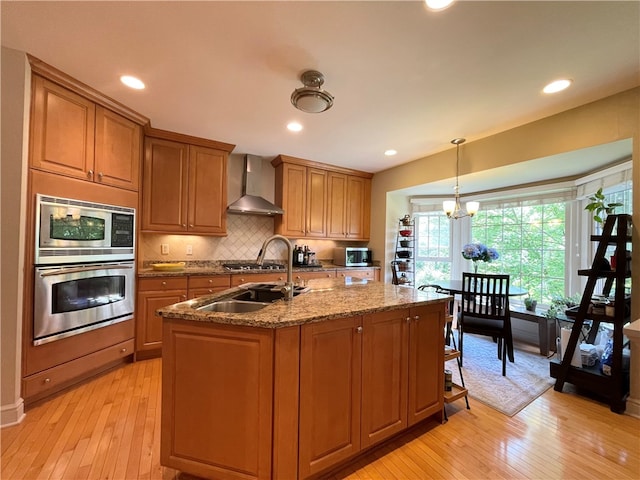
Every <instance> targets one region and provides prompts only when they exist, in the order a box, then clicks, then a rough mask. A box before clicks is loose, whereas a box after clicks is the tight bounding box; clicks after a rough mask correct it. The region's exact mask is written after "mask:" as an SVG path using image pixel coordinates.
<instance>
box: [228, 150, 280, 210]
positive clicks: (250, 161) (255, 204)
mask: <svg viewBox="0 0 640 480" xmlns="http://www.w3.org/2000/svg"><path fill="white" fill-rule="evenodd" d="M261 172H262V158H260V157H257V156H255V155H245V156H244V172H243V176H242V196H241V197H240V198H239V199H238V200H236V201H235V202H233V203H232V204H231V205H229V206H228V207H227V212H228V213H236V214H244V215H270V216H273V215H282V214H283V213H284V210H282V209H281V208H280V207H278V206H277V205H274V204H273V203H271V202H269V201H268V200H266V199H264V198H262V197H261V196H260V195H258V194H259V193H260V178H261Z"/></svg>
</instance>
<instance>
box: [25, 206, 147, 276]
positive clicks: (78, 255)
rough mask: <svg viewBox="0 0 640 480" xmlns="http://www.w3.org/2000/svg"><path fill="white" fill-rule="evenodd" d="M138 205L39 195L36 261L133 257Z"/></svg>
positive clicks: (37, 263) (81, 261)
mask: <svg viewBox="0 0 640 480" xmlns="http://www.w3.org/2000/svg"><path fill="white" fill-rule="evenodd" d="M135 224H136V222H135V209H134V208H128V207H118V206H115V205H105V204H100V203H93V202H85V201H81V200H72V199H68V198H59V197H51V196H46V195H38V196H37V204H36V249H35V263H36V265H61V264H68V263H87V262H101V261H122V260H133V259H134V254H135Z"/></svg>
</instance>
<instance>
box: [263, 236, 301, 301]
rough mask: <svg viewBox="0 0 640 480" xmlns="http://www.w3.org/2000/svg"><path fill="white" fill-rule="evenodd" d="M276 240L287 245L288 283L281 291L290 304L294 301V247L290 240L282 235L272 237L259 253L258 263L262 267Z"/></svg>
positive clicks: (266, 241) (265, 242)
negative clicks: (269, 246) (268, 247)
mask: <svg viewBox="0 0 640 480" xmlns="http://www.w3.org/2000/svg"><path fill="white" fill-rule="evenodd" d="M274 240H282V241H283V242H284V243H285V244H286V245H287V281H286V282H285V284H284V287H282V289H281V290H280V291H281V292H282V293H284V299H285V301H287V302H288V301H290V300H292V299H293V245H291V242H290V241H289V239H288V238H287V237H284V236H282V235H272V236H271V237H269V238H267V239H266V240H265V241H264V243H263V244H262V248H261V249H260V253H258V259H257V260H256V263H257V264H258V265H262V262H263V261H264V256H265V255H266V253H267V246H268V245H269V244H270V243H271V242H272V241H274Z"/></svg>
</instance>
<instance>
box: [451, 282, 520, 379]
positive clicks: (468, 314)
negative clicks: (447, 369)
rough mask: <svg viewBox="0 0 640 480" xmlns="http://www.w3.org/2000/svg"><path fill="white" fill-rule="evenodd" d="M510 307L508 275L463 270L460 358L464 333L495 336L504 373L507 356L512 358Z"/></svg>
mask: <svg viewBox="0 0 640 480" xmlns="http://www.w3.org/2000/svg"><path fill="white" fill-rule="evenodd" d="M510 315H511V314H510V311H509V275H484V274H478V273H467V272H465V273H463V274H462V301H461V303H460V311H459V314H458V344H459V345H460V354H461V355H460V359H461V361H462V359H463V357H464V334H465V333H473V334H477V335H486V336H489V337H492V338H493V339H494V341H496V342H497V344H498V359H500V360H502V375H503V376H505V375H506V369H507V364H506V362H507V357H508V358H509V360H510V361H511V362H513V361H514V359H513V336H512V333H511V316H510Z"/></svg>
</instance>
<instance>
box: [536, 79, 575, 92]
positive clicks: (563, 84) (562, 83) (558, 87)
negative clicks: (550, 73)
mask: <svg viewBox="0 0 640 480" xmlns="http://www.w3.org/2000/svg"><path fill="white" fill-rule="evenodd" d="M571 83H572V81H571V80H569V79H567V78H562V79H560V80H554V81H553V82H551V83H550V84H548V85H547V86H546V87H544V88H543V89H542V91H543V92H544V93H557V92H561V91H562V90H564V89H565V88H569V86H570V85H571Z"/></svg>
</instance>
